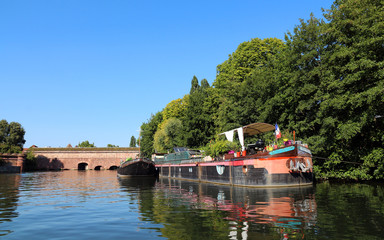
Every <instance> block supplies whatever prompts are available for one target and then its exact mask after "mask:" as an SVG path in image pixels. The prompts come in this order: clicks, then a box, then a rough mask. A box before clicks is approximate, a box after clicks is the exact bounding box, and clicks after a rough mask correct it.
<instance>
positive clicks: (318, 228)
mask: <svg viewBox="0 0 384 240" xmlns="http://www.w3.org/2000/svg"><path fill="white" fill-rule="evenodd" d="M0 183H1V184H0V238H1V239H199V240H200V239H383V236H384V229H383V226H384V203H383V200H384V187H383V185H380V184H375V185H367V184H328V183H322V184H317V185H316V186H313V187H303V188H276V189H273V188H266V189H258V188H239V187H230V186H224V185H212V184H202V183H197V182H188V181H176V180H168V179H164V178H160V179H159V180H156V179H151V178H139V179H119V178H118V177H117V176H116V171H108V170H104V171H93V170H92V171H91V170H89V171H74V170H73V171H72V170H71V171H62V172H38V173H24V174H1V175H0Z"/></svg>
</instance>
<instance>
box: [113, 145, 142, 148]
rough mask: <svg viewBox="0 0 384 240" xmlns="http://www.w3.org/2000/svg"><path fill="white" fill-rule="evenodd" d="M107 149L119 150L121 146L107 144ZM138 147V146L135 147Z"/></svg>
mask: <svg viewBox="0 0 384 240" xmlns="http://www.w3.org/2000/svg"><path fill="white" fill-rule="evenodd" d="M107 147H108V148H118V147H119V146H118V145H113V144H107ZM134 147H136V146H134Z"/></svg>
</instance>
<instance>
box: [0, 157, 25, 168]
mask: <svg viewBox="0 0 384 240" xmlns="http://www.w3.org/2000/svg"><path fill="white" fill-rule="evenodd" d="M24 158H25V155H24V154H22V153H20V154H17V153H13V154H5V153H4V154H0V173H21V172H22V171H23V163H24Z"/></svg>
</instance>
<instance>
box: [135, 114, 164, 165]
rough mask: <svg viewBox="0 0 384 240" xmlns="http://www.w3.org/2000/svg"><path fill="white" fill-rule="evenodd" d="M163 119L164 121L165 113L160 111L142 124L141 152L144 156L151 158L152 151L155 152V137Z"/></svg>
mask: <svg viewBox="0 0 384 240" xmlns="http://www.w3.org/2000/svg"><path fill="white" fill-rule="evenodd" d="M162 121H163V114H162V112H158V113H156V114H155V115H153V114H152V116H151V118H150V119H149V120H148V122H146V123H143V124H142V125H141V127H140V131H141V134H140V135H141V136H140V138H141V141H140V152H141V154H142V155H143V157H147V158H150V157H151V155H152V153H154V152H155V148H154V143H153V141H154V140H153V139H154V135H155V133H156V131H157V129H158V127H159V126H160V124H161V122H162Z"/></svg>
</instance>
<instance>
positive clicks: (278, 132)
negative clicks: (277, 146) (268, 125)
mask: <svg viewBox="0 0 384 240" xmlns="http://www.w3.org/2000/svg"><path fill="white" fill-rule="evenodd" d="M275 136H276V139H279V138H281V132H280V128H279V126H277V123H276V124H275Z"/></svg>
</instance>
